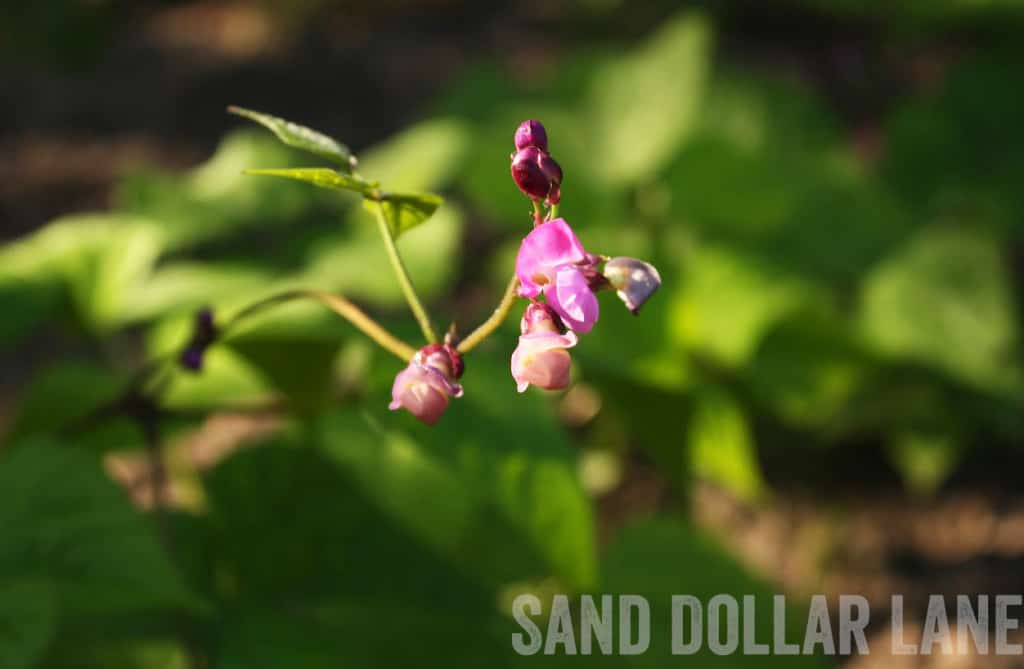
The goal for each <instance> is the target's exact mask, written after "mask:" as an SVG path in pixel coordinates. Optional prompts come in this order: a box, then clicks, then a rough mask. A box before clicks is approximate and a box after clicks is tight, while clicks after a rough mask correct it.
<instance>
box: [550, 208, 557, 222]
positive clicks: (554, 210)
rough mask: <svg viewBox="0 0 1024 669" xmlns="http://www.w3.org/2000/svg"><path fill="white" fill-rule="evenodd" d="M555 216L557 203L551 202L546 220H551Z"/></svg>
mask: <svg viewBox="0 0 1024 669" xmlns="http://www.w3.org/2000/svg"><path fill="white" fill-rule="evenodd" d="M556 218H558V205H557V204H553V205H551V208H550V209H548V220H549V221H553V220H555V219H556Z"/></svg>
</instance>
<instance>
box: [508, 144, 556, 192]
mask: <svg viewBox="0 0 1024 669" xmlns="http://www.w3.org/2000/svg"><path fill="white" fill-rule="evenodd" d="M541 155H543V153H542V152H541V150H540V149H538V148H537V147H535V146H528V147H526V148H525V149H521V150H519V151H518V152H516V154H515V155H514V156H512V179H513V180H514V181H515V182H516V186H519V190H521V191H523V193H525V194H526V195H527V196H528V197H530V198H531V199H533V200H543V199H544V198H546V197H547V196H548V192H550V191H551V180H550V179H549V178H548V176H547V175H546V174H545V173H544V170H543V169H541V166H540V157H541Z"/></svg>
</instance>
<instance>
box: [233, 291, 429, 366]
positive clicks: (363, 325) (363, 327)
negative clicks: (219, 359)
mask: <svg viewBox="0 0 1024 669" xmlns="http://www.w3.org/2000/svg"><path fill="white" fill-rule="evenodd" d="M303 298H305V299H312V300H316V301H317V302H319V303H320V304H322V305H324V306H325V307H327V308H328V309H330V310H331V311H333V312H334V313H336V314H338V315H339V316H341V317H342V318H344V319H345V320H347V321H348V322H349V323H351V324H352V325H354V326H355V328H356V329H357V330H359V331H360V332H362V333H363V334H365V335H366V336H367V337H369V338H370V339H372V340H373V341H375V342H376V343H377V344H379V345H380V347H381V348H383V349H384V350H386V351H389V352H390V353H393V354H394V355H395V356H397V357H398V358H400V359H401V360H402V361H403V362H408V361H409V360H411V359H412V357H413V356H414V355H416V349H414V348H413V347H412V346H410V345H409V344H406V343H405V342H404V341H402V340H400V339H398V338H397V337H395V336H394V335H393V334H391V333H390V332H388V331H387V330H386V329H385V328H384V326H382V325H381V324H380V323H378V322H377V321H375V320H373V319H372V318H370V317H369V316H368V315H367V314H366V312H364V311H363V310H362V309H360V308H359V307H357V306H356V305H354V304H353V303H352V302H349V301H348V300H347V299H345V298H344V297H342V296H341V295H335V294H333V293H328V292H325V291H321V290H311V289H298V290H289V291H285V292H283V293H278V294H277V295H272V296H270V297H268V298H266V299H263V300H260V301H258V302H255V303H253V304H251V305H249V306H248V307H246V308H244V309H242V310H241V311H240V312H238V313H237V314H235V315H234V316H233V317H232V318H231V319H230V320H229V321H228V322H227V323H226V324H225V325H224V327H223V329H222V330H221V336H223V335H224V334H226V333H227V332H228V331H229V330H231V329H232V328H234V327H235V326H237V325H238V324H239V323H240V322H241V321H243V320H245V319H246V318H248V317H250V316H252V315H254V314H256V313H259V312H261V311H263V310H264V309H267V308H268V307H272V306H275V305H278V304H283V303H285V302H290V301H292V300H295V299H303Z"/></svg>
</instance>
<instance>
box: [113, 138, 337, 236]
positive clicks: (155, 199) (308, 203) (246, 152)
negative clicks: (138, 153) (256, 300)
mask: <svg viewBox="0 0 1024 669" xmlns="http://www.w3.org/2000/svg"><path fill="white" fill-rule="evenodd" d="M253 165H277V166H279V167H282V168H286V167H302V166H303V165H302V164H301V163H299V162H297V161H296V155H295V152H294V151H291V150H289V149H288V148H287V147H285V146H284V145H282V144H281V143H280V142H278V141H276V140H274V139H273V138H271V137H269V136H267V135H266V134H265V133H262V132H258V131H255V130H250V129H248V128H247V129H244V130H239V131H236V132H232V133H230V134H228V135H226V136H225V137H224V138H223V139H222V140H221V142H220V144H219V145H218V146H217V150H216V152H215V153H214V154H213V155H212V156H211V157H210V159H209V160H207V161H206V162H204V163H203V164H201V165H199V166H197V167H195V168H193V169H190V170H187V171H185V172H181V173H175V174H165V173H161V172H155V171H153V170H147V171H140V172H136V173H134V174H131V175H129V176H128V177H127V178H125V179H124V180H122V181H121V183H120V184H118V189H117V194H116V200H117V202H118V204H119V206H120V207H121V208H122V209H124V210H126V211H130V212H134V213H136V214H140V215H143V216H145V217H147V218H149V219H151V220H153V221H156V222H157V223H158V224H159V226H160V228H161V230H162V231H163V233H164V235H165V237H166V239H167V243H168V246H169V248H173V249H175V250H179V249H183V248H191V247H195V246H197V245H200V244H208V243H210V242H213V241H220V240H222V239H224V238H228V239H230V238H231V237H232V236H236V237H238V238H241V240H242V241H243V242H244V241H245V236H243V231H248V230H253V229H262V230H272V229H274V228H281V227H284V226H289V227H290V228H294V227H296V226H295V224H297V223H304V224H307V225H304V226H303V228H305V227H307V226H308V225H311V224H315V223H316V222H319V221H323V220H331V219H332V218H337V216H338V215H339V214H341V213H342V212H343V211H344V210H345V209H346V208H347V207H348V206H349V205H350V204H351V202H346V201H345V200H346V198H339V197H337V195H336V194H334V193H328V192H326V191H321V190H317V189H311V188H309V187H308V186H307V185H305V184H301V183H298V182H295V181H291V180H284V179H278V180H273V181H270V180H266V179H253V178H251V177H249V176H246V175H245V174H243V171H244V170H245V169H246V168H248V167H252V166H253ZM289 235H290V236H291V235H294V232H290V233H289ZM232 246H236V245H235V244H232ZM274 250H275V252H276V253H277V255H278V256H279V255H280V252H281V245H280V244H275V246H274Z"/></svg>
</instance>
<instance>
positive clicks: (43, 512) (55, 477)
mask: <svg viewBox="0 0 1024 669" xmlns="http://www.w3.org/2000/svg"><path fill="white" fill-rule="evenodd" d="M153 528H154V526H153V525H152V523H151V522H150V520H149V519H146V518H144V517H143V516H142V515H141V514H140V513H139V512H138V511H136V510H135V509H134V508H132V506H131V505H130V504H129V502H128V500H127V499H126V497H125V495H124V493H123V492H122V491H121V490H120V489H119V488H118V487H117V486H116V485H115V484H114V483H113V482H112V481H111V480H110V479H108V478H107V477H106V476H105V475H104V473H103V470H102V468H101V466H100V462H99V461H98V460H96V459H95V458H92V457H89V456H88V455H86V454H84V453H82V452H80V451H77V450H75V449H74V447H73V445H72V444H66V443H61V444H58V443H56V442H53V441H49V440H43V439H33V440H30V441H25V442H21V443H19V444H18V445H16V446H13V447H11V448H10V449H9V450H7V451H5V457H3V458H2V459H0V573H3V574H6V575H9V576H10V577H14V578H22V577H24V578H31V579H38V580H42V581H45V582H46V583H49V584H51V585H52V587H53V588H54V589H55V592H56V594H57V595H58V598H59V602H60V618H61V621H62V625H72V626H73V625H78V624H82V625H90V624H92V623H93V622H95V620H96V617H97V616H103V615H108V614H109V615H128V614H133V613H148V612H157V611H164V612H168V613H170V612H174V611H179V612H180V611H182V610H188V609H195V608H196V607H199V606H201V604H200V603H199V602H198V600H197V599H196V598H195V597H194V596H193V595H192V594H191V593H190V592H189V591H188V590H187V589H186V587H185V586H184V584H183V583H182V581H181V580H180V578H179V576H178V574H177V573H176V572H175V570H174V568H173V567H172V566H171V564H170V562H169V561H168V559H167V556H166V553H165V552H164V550H163V548H162V547H161V546H160V544H159V543H158V541H157V538H156V535H155V532H154V529H153Z"/></svg>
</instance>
